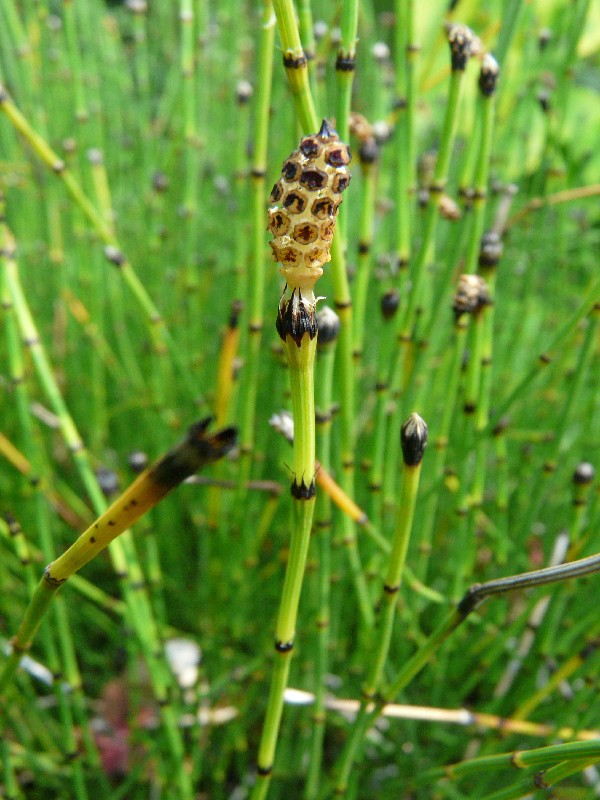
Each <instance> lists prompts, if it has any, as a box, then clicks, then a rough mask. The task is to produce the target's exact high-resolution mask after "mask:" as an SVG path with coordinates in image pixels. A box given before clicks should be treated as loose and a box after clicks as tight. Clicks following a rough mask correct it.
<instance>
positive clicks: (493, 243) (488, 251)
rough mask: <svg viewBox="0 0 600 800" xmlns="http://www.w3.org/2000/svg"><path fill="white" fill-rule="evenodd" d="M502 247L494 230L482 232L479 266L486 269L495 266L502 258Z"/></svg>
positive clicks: (500, 240)
mask: <svg viewBox="0 0 600 800" xmlns="http://www.w3.org/2000/svg"><path fill="white" fill-rule="evenodd" d="M503 249H504V247H503V245H502V239H501V238H500V236H499V235H498V234H497V233H496V231H487V233H484V234H483V236H482V237H481V243H480V246H479V266H480V267H487V268H488V269H489V268H491V267H495V266H497V264H498V262H499V261H500V259H501V258H502V251H503Z"/></svg>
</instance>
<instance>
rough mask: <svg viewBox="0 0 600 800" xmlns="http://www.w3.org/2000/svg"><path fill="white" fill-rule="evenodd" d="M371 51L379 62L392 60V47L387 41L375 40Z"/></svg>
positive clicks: (383, 62)
mask: <svg viewBox="0 0 600 800" xmlns="http://www.w3.org/2000/svg"><path fill="white" fill-rule="evenodd" d="M371 52H372V53H373V58H374V59H375V61H377V63H378V64H385V63H387V62H388V61H389V60H390V48H389V47H388V45H387V44H386V43H385V42H375V44H374V45H373V47H372V49H371Z"/></svg>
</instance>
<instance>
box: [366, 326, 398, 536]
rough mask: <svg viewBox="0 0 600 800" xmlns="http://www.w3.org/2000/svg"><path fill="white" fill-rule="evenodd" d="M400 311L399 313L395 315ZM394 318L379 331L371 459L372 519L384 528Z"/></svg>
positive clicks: (376, 524) (378, 526) (375, 523)
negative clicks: (389, 377)
mask: <svg viewBox="0 0 600 800" xmlns="http://www.w3.org/2000/svg"><path fill="white" fill-rule="evenodd" d="M398 313H399V311H398V310H396V311H395V314H398ZM393 329H394V317H393V316H392V317H391V318H389V319H386V318H385V317H383V319H382V324H381V327H380V329H379V341H380V342H381V347H380V348H379V350H378V353H377V380H376V388H375V391H376V397H377V399H376V406H375V412H374V419H375V430H374V441H373V449H372V455H371V469H370V472H369V488H370V491H371V519H372V520H373V524H374V525H375V526H376V527H377V528H379V529H381V528H382V512H383V492H382V489H383V475H384V464H385V451H386V447H387V438H386V435H387V420H388V416H389V410H388V404H389V397H390V387H389V382H388V370H389V364H390V360H391V358H392V354H393V348H394V345H395V341H394V338H395V337H394V333H393Z"/></svg>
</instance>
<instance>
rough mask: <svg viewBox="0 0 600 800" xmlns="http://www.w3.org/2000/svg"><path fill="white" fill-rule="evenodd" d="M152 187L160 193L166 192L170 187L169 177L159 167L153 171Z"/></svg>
mask: <svg viewBox="0 0 600 800" xmlns="http://www.w3.org/2000/svg"><path fill="white" fill-rule="evenodd" d="M152 188H153V189H154V191H155V192H157V193H159V194H162V192H166V191H167V189H168V188H169V177H168V176H167V175H165V173H164V172H161V171H160V170H159V169H157V170H156V171H155V172H153V173H152Z"/></svg>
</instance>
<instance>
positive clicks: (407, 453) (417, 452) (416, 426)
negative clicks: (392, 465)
mask: <svg viewBox="0 0 600 800" xmlns="http://www.w3.org/2000/svg"><path fill="white" fill-rule="evenodd" d="M400 443H401V445H402V457H403V458H404V464H405V465H406V466H407V467H418V466H419V464H420V463H421V461H422V459H423V453H424V452H425V447H426V446H427V425H426V423H425V420H424V419H423V418H422V417H420V416H419V415H418V414H417V413H415V412H413V413H412V414H411V415H410V417H409V418H408V419H407V420H406V422H405V423H404V425H403V426H402V432H401V434H400Z"/></svg>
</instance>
